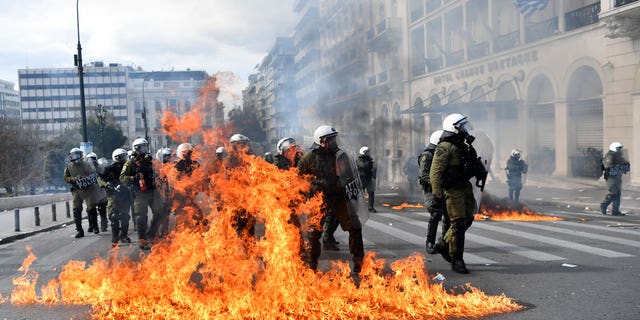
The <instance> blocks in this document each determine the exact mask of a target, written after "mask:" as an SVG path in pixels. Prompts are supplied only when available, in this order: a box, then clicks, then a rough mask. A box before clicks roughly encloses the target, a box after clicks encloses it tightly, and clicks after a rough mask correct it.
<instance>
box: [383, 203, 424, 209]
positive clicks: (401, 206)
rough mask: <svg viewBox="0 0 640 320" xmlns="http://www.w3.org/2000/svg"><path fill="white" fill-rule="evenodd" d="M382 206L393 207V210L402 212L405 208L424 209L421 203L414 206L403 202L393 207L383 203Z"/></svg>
mask: <svg viewBox="0 0 640 320" xmlns="http://www.w3.org/2000/svg"><path fill="white" fill-rule="evenodd" d="M382 205H383V206H385V207H391V209H393V210H402V209H404V208H417V209H420V208H424V205H422V204H419V203H415V204H413V203H407V202H403V203H401V204H399V205H397V206H392V205H390V204H388V203H383V204H382Z"/></svg>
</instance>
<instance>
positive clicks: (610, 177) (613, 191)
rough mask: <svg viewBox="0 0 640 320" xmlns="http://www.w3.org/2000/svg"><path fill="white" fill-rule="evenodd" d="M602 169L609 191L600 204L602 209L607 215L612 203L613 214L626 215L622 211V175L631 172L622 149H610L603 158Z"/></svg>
mask: <svg viewBox="0 0 640 320" xmlns="http://www.w3.org/2000/svg"><path fill="white" fill-rule="evenodd" d="M602 170H604V179H605V181H606V187H607V191H608V193H607V195H606V196H605V198H604V200H603V201H602V203H601V204H600V211H601V212H602V214H605V215H606V214H607V207H608V206H609V204H611V215H614V216H621V215H624V214H623V213H621V212H620V197H621V196H622V175H623V174H626V173H628V172H629V162H628V161H627V160H625V159H624V157H623V156H622V151H611V150H609V151H608V152H607V154H606V155H605V156H604V158H603V159H602Z"/></svg>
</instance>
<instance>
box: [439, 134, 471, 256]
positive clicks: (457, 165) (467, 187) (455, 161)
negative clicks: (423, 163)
mask: <svg viewBox="0 0 640 320" xmlns="http://www.w3.org/2000/svg"><path fill="white" fill-rule="evenodd" d="M452 140H453V141H452ZM470 148H471V146H468V145H466V144H465V142H464V141H462V139H450V140H449V141H441V142H440V143H439V144H438V146H437V147H436V151H435V153H434V157H433V161H432V164H431V171H430V172H429V178H430V180H431V188H432V193H433V194H434V195H435V196H437V197H444V199H445V203H446V206H447V213H448V215H449V219H450V220H451V226H450V227H449V230H447V232H446V234H445V236H444V240H445V242H447V243H448V244H449V252H450V254H451V256H452V257H453V260H459V261H462V254H463V251H464V236H465V231H466V229H467V228H468V227H469V226H470V225H471V223H472V222H473V214H474V211H475V205H476V201H475V198H474V196H473V188H472V186H471V183H470V182H469V178H470V177H469V176H468V175H467V174H465V172H464V171H465V170H464V167H465V162H466V161H467V160H465V158H467V157H468V156H466V154H468V152H469V149H470Z"/></svg>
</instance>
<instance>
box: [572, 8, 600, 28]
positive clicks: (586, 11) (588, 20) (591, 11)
mask: <svg viewBox="0 0 640 320" xmlns="http://www.w3.org/2000/svg"><path fill="white" fill-rule="evenodd" d="M598 13H600V1H598V2H596V3H594V4H590V5H588V6H585V7H582V8H579V9H576V10H573V11H569V12H567V13H565V21H566V30H567V31H571V30H574V29H578V28H581V27H584V26H588V25H590V24H594V23H596V22H598Z"/></svg>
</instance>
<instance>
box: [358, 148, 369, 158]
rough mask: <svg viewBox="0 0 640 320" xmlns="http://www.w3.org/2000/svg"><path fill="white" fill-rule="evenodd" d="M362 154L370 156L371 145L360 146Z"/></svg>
mask: <svg viewBox="0 0 640 320" xmlns="http://www.w3.org/2000/svg"><path fill="white" fill-rule="evenodd" d="M360 154H361V155H363V156H364V155H367V156H368V155H369V147H367V146H364V147H362V148H360Z"/></svg>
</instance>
